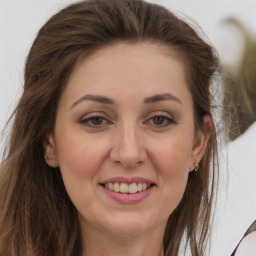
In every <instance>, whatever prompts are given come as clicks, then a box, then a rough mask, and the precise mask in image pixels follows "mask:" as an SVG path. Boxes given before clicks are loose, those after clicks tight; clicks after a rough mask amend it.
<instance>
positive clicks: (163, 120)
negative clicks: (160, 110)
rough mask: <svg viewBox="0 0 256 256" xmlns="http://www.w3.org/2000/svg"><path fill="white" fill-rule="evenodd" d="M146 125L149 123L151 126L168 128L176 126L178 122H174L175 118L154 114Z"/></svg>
mask: <svg viewBox="0 0 256 256" xmlns="http://www.w3.org/2000/svg"><path fill="white" fill-rule="evenodd" d="M145 123H148V124H150V125H154V126H157V127H166V126H169V125H171V124H175V123H176V122H175V121H174V119H173V118H171V117H170V116H167V115H165V114H154V115H153V116H152V117H150V118H149V119H148V120H147V121H146V122H145Z"/></svg>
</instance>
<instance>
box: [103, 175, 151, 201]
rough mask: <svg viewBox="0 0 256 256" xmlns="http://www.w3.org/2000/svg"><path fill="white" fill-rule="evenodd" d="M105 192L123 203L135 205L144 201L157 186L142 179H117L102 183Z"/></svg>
mask: <svg viewBox="0 0 256 256" xmlns="http://www.w3.org/2000/svg"><path fill="white" fill-rule="evenodd" d="M100 185H101V186H102V187H103V190H104V192H105V193H106V194H107V195H108V196H109V197H110V198H112V199H114V200H116V201H118V202H121V203H135V202H139V201H141V200H143V199H144V198H146V197H147V196H149V194H150V193H151V191H152V189H153V187H155V186H156V184H155V183H154V182H153V181H151V180H148V179H144V178H141V177H133V178H125V177H115V178H110V179H107V180H104V181H102V182H101V183H100Z"/></svg>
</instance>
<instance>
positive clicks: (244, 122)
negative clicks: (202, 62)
mask: <svg viewBox="0 0 256 256" xmlns="http://www.w3.org/2000/svg"><path fill="white" fill-rule="evenodd" d="M225 22H226V23H230V24H231V25H233V26H235V27H236V28H237V29H238V30H239V31H240V33H241V34H242V36H243V39H244V50H243V55H242V58H241V60H240V63H239V66H238V69H236V68H235V65H234V66H225V65H224V67H223V71H224V76H225V82H224V113H225V114H226V115H230V116H229V119H230V121H231V124H230V130H229V132H228V134H227V135H228V138H229V140H234V139H236V138H237V137H238V136H240V135H241V134H242V133H244V132H245V131H246V129H247V128H248V127H249V126H250V125H251V124H252V123H253V122H255V121H256V40H255V39H254V37H253V36H252V35H251V34H250V32H249V31H248V30H247V29H246V27H245V26H244V25H243V24H242V23H241V22H240V21H239V20H237V19H234V18H230V19H227V20H226V21H225Z"/></svg>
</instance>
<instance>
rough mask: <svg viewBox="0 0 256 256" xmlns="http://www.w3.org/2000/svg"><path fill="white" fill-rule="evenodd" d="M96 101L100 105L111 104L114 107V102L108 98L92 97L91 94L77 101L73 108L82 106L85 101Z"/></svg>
mask: <svg viewBox="0 0 256 256" xmlns="http://www.w3.org/2000/svg"><path fill="white" fill-rule="evenodd" d="M86 100H89V101H96V102H99V103H103V104H110V105H114V100H112V99H110V98H107V97H105V96H100V95H91V94H87V95H85V96H83V97H82V98H79V99H78V100H77V101H75V102H74V103H73V104H72V106H71V108H73V107H75V106H76V105H78V104H80V103H81V102H83V101H86Z"/></svg>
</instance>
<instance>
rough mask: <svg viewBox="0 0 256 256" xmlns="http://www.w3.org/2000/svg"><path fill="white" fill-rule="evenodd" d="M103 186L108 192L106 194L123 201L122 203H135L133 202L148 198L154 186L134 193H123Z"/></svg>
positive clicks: (120, 201)
mask: <svg viewBox="0 0 256 256" xmlns="http://www.w3.org/2000/svg"><path fill="white" fill-rule="evenodd" d="M102 188H103V190H104V192H105V193H106V195H107V196H108V197H110V198H111V199H113V200H115V201H117V202H119V203H122V204H133V203H138V202H141V201H142V200H144V199H145V198H147V197H148V196H149V195H150V193H151V192H152V190H153V188H154V186H153V187H150V188H148V189H146V190H143V191H141V192H137V193H134V194H122V193H118V192H115V191H111V190H109V189H107V188H105V187H103V186H102Z"/></svg>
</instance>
